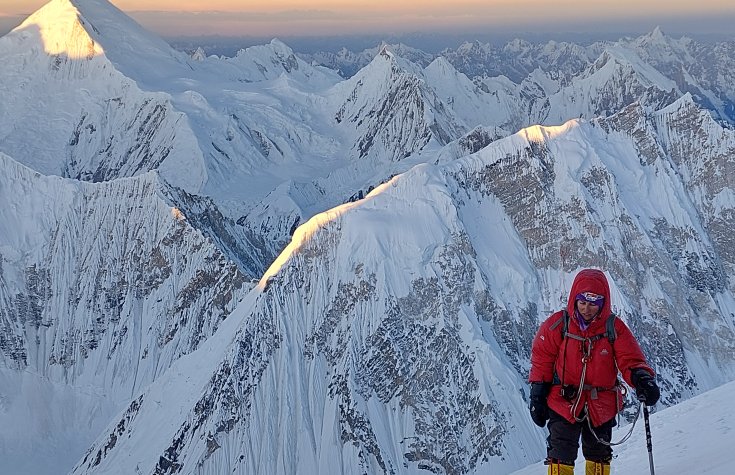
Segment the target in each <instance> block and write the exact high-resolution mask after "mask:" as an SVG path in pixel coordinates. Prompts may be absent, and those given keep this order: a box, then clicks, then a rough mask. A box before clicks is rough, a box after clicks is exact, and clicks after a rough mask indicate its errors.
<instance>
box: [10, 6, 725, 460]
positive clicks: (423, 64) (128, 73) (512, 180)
mask: <svg viewBox="0 0 735 475" xmlns="http://www.w3.org/2000/svg"><path fill="white" fill-rule="evenodd" d="M46 8H47V9H48V10H43V13H39V15H37V16H35V19H34V20H33V22H35V23H34V24H30V23H29V24H28V25H26V27H24V28H19V29H17V30H15V31H14V32H12V33H11V34H10V35H7V36H6V37H3V38H1V39H0V62H2V64H3V68H2V69H0V93H2V96H3V101H2V103H1V104H0V150H1V151H2V153H6V154H7V155H9V156H10V157H12V159H10V158H7V157H5V156H3V158H2V159H0V162H1V163H2V165H0V166H1V167H2V168H3V169H4V170H3V171H4V175H2V178H0V195H2V199H3V202H7V203H9V206H8V207H7V208H6V209H5V210H4V211H3V212H4V213H5V214H4V215H2V216H0V217H2V218H4V223H0V230H1V231H2V233H0V254H2V259H3V260H2V261H0V262H1V264H2V265H0V277H2V279H0V349H2V351H1V352H0V354H2V355H3V359H2V366H1V368H2V369H0V389H2V391H0V393H1V395H0V427H8V428H15V427H16V426H23V427H26V429H24V430H21V431H14V432H13V433H12V434H10V433H7V432H0V442H1V443H0V448H4V449H3V450H5V451H6V452H3V453H0V459H2V460H3V462H4V463H6V464H10V466H12V467H14V468H19V470H15V471H17V472H20V473H22V472H24V471H25V472H32V473H43V472H47V473H55V472H58V470H59V467H64V470H67V469H69V470H71V469H72V466H73V465H74V464H77V465H76V469H75V471H76V472H77V473H86V472H90V473H94V472H98V473H102V472H105V471H112V472H114V471H117V472H118V473H126V474H127V473H135V472H136V470H140V471H143V472H148V473H154V472H156V471H157V472H159V473H171V472H175V471H180V472H186V471H187V470H190V471H199V472H201V473H213V474H214V473H217V474H219V473H223V472H233V471H234V472H235V473H238V472H239V473H297V472H299V471H303V472H304V473H320V472H329V473H334V472H337V473H356V472H357V473H361V472H368V473H373V472H378V473H379V472H391V471H392V472H394V473H416V474H418V473H422V472H426V471H427V470H433V471H434V472H439V473H442V472H444V473H452V472H453V473H473V472H477V473H482V472H485V471H492V472H493V473H495V472H496V471H500V472H502V471H508V470H515V469H516V468H518V467H521V466H523V465H524V464H526V463H528V462H530V461H534V460H538V459H539V458H541V454H542V453H543V440H542V435H541V434H540V433H539V431H538V430H536V429H535V428H534V427H533V426H531V423H530V421H529V420H528V418H527V411H526V404H525V401H524V394H525V389H526V383H525V373H526V371H527V363H528V351H529V346H530V341H531V337H532V334H533V332H534V331H535V328H536V326H537V324H538V321H539V320H540V319H541V318H543V317H544V316H545V315H546V314H548V312H550V311H552V310H555V309H556V308H559V306H560V305H561V302H562V301H564V299H565V298H566V289H567V286H568V285H569V284H570V281H571V278H572V276H573V275H574V272H575V271H576V270H577V269H578V268H579V267H581V266H595V267H601V268H603V269H605V270H606V271H607V272H608V273H609V275H610V277H611V280H612V281H613V283H614V293H615V300H616V302H617V304H618V305H619V308H618V309H617V310H618V311H619V312H620V313H621V315H622V316H623V318H625V319H626V321H627V322H628V324H629V325H631V326H632V327H633V329H634V331H635V333H636V334H637V335H639V336H640V338H641V341H642V344H643V346H644V348H645V350H646V352H647V354H649V355H650V358H651V360H652V361H653V362H654V364H655V367H656V369H657V372H658V374H659V378H660V379H659V382H660V384H661V386H662V388H663V393H664V397H663V399H662V403H661V406H662V407H663V406H665V405H672V404H676V403H678V402H680V401H683V400H686V399H687V398H689V397H690V396H692V395H694V394H697V393H698V392H700V391H703V390H705V389H708V388H711V387H713V386H716V385H718V384H721V383H723V382H725V381H727V380H729V379H732V378H733V377H735V372H734V370H733V361H735V351H733V345H734V344H733V341H734V340H735V339H734V338H733V328H734V326H733V324H732V321H731V315H732V314H733V307H734V306H735V304H734V303H733V302H734V299H733V282H732V279H730V278H729V276H730V275H732V271H733V269H735V264H734V262H735V260H734V259H733V251H732V249H735V243H733V241H732V235H733V233H732V229H733V228H734V227H735V223H733V221H732V216H733V191H732V183H731V177H732V176H733V174H735V170H733V168H732V167H733V156H734V152H733V150H734V147H733V137H732V131H731V130H730V129H728V127H726V126H723V123H725V124H726V123H727V122H728V117H729V116H728V111H729V110H730V109H728V107H730V106H729V105H728V104H730V103H728V100H729V99H728V97H733V96H732V95H730V96H728V94H730V91H731V85H730V84H728V83H727V81H724V82H723V81H721V80H719V79H718V78H720V77H724V78H727V77H732V74H729V73H728V67H729V66H728V65H731V64H732V61H731V60H729V59H728V52H729V51H730V49H728V48H727V45H718V46H716V47H715V48H714V49H712V50H708V49H705V48H704V47H703V46H702V45H697V44H695V43H692V42H688V41H684V40H682V41H671V40H670V39H669V38H666V37H665V36H664V35H662V34H661V32H660V31H659V32H655V33H656V34H655V35H651V38H642V39H640V41H638V40H621V41H620V42H617V43H616V44H612V43H605V44H596V45H591V46H589V47H579V46H576V45H571V44H561V43H560V44H555V43H548V44H546V45H534V44H532V43H529V42H526V41H520V40H519V41H515V42H512V43H510V44H508V45H506V46H505V47H503V48H502V49H501V50H497V49H493V48H490V47H487V46H486V45H480V44H475V45H472V46H471V47H467V48H463V49H462V51H461V53H463V55H461V56H460V55H456V56H455V55H452V54H451V52H446V54H444V55H443V57H442V58H434V57H431V56H430V55H421V54H420V52H418V51H409V50H408V49H404V48H402V47H400V46H398V47H394V46H389V45H381V47H380V49H378V50H375V51H374V53H373V54H371V55H370V56H369V59H370V61H369V62H366V63H365V64H366V66H365V67H363V68H361V69H360V70H359V71H356V73H355V74H354V75H352V76H351V77H350V79H347V80H343V79H341V78H340V77H338V76H337V74H335V73H334V72H333V71H328V70H326V69H325V68H323V67H318V66H314V65H313V64H310V62H306V61H302V60H301V59H299V58H298V55H295V54H294V53H293V51H292V50H290V48H289V47H288V46H287V45H285V44H283V43H282V42H280V41H278V40H274V41H272V42H271V43H269V44H267V45H263V46H259V47H254V48H249V49H247V50H244V51H242V52H241V53H240V54H239V55H238V56H237V57H235V58H231V59H226V58H217V57H200V58H199V60H197V61H194V60H192V59H190V58H189V57H184V56H182V55H181V54H179V53H177V52H174V51H172V50H171V49H170V48H169V47H168V46H167V45H166V44H165V42H162V40H160V39H158V38H155V37H154V36H153V35H151V34H150V33H148V32H145V31H144V30H143V29H142V28H141V27H140V26H139V25H136V24H135V23H134V22H132V20H130V19H128V18H127V17H125V15H123V14H122V13H121V12H120V11H119V10H118V9H117V8H115V7H114V6H112V5H111V4H110V3H109V2H107V1H103V0H86V1H85V0H65V1H64V0H54V1H53V2H51V3H50V4H49V5H48V6H47V7H46ZM54 9H55V10H54ZM53 11H56V12H57V13H58V15H56V16H54V15H51V14H50V13H49V12H53ZM56 18H58V21H57V20H56ZM55 22H56V23H55ZM41 30H44V31H59V32H62V31H63V32H65V33H63V34H59V36H58V41H57V43H58V44H59V45H62V46H63V47H62V46H60V47H59V48H57V50H58V51H57V52H55V53H49V52H47V51H46V50H45V46H44V44H45V42H44V39H43V37H42V35H41V34H40V31H41ZM63 48H66V50H69V51H73V52H74V54H73V55H71V56H70V55H69V54H67V53H64V52H61V50H62V49H63ZM89 51H93V53H92V54H85V52H89ZM475 54H476V55H477V56H474V55H475ZM80 55H81V56H80ZM72 56H73V57H72ZM720 56H722V58H720ZM344 57H345V58H346V59H347V60H348V59H349V54H347V53H345V54H344ZM480 57H483V58H485V59H484V60H483V61H493V62H494V64H495V65H494V66H493V67H494V68H495V69H487V66H488V65H487V64H479V61H480V59H479V58H480ZM698 58H707V61H708V64H707V65H705V64H702V63H698V62H697V59H698ZM432 61H433V62H432ZM471 71H485V73H481V74H473V73H471ZM488 71H495V72H496V73H497V74H495V73H493V74H486V73H487V72H488ZM682 71H684V73H681V72H682ZM680 73H681V74H680ZM570 118H571V119H574V120H571V121H568V119H570ZM539 123H541V124H542V125H537V124H539ZM519 129H520V132H518V133H516V134H514V135H510V134H512V133H513V132H515V131H518V130H519ZM468 155H469V156H468ZM13 160H17V161H18V162H20V163H22V164H23V165H20V164H19V163H16V162H14V161H13ZM429 164H430V165H429ZM26 167H27V168H26ZM50 175H62V176H65V177H66V178H60V177H59V176H50ZM85 181H93V182H99V183H84V182H85ZM371 190H372V192H371ZM366 195H367V198H365V196H366ZM347 200H354V201H355V202H354V203H350V204H348V205H341V206H340V204H341V203H344V202H345V201H347ZM325 210H327V211H326V212H325ZM322 212H324V214H319V213H322ZM314 216H315V217H314ZM312 217H314V218H313V219H312V220H310V218H312ZM292 235H293V238H292ZM289 240H291V245H290V246H289V247H286V246H287V244H288V242H289ZM284 248H286V250H285V252H283V253H281V251H282V250H283V249H284ZM279 253H280V257H278V256H279ZM271 264H273V266H272V268H271V270H270V271H268V272H266V269H267V268H268V266H270V265H271ZM261 277H263V278H262V279H261ZM258 279H260V283H261V285H260V288H259V289H257V290H254V291H253V292H252V293H250V294H249V295H248V297H245V298H244V297H243V295H244V293H245V292H247V291H248V289H249V288H250V287H251V286H253V285H255V282H257V281H258ZM243 299H244V300H243ZM241 300H242V303H239V302H241ZM238 303H239V305H238ZM728 316H730V317H728ZM6 388H8V389H7V390H6ZM27 401H31V402H30V403H27ZM30 406H32V409H29V407H30ZM36 406H40V407H42V408H43V410H40V411H39V410H36V409H35V407H36ZM60 408H64V410H63V411H62V410H61V409H60ZM44 411H45V412H44ZM29 414H35V415H34V416H32V417H30V416H29ZM113 414H115V415H114V416H113ZM468 414H470V415H471V417H469V418H468V416H467V415H468ZM27 420H31V424H25V425H23V424H21V423H20V422H19V421H27ZM105 426H106V427H107V429H103V427H105ZM49 427H50V428H51V429H49ZM75 429H76V430H75ZM75 433H76V434H77V435H76V436H75ZM47 434H52V436H48V435H47ZM264 434H266V436H264ZM94 440H96V442H94ZM39 441H40V442H42V443H38V442H39ZM90 444H91V446H90ZM87 449H88V450H87ZM41 452H43V453H41ZM28 454H34V456H29V455H28ZM8 461H9V462H8ZM36 461H37V463H36ZM34 463H35V465H34ZM20 467H22V468H20ZM335 467H337V468H335Z"/></svg>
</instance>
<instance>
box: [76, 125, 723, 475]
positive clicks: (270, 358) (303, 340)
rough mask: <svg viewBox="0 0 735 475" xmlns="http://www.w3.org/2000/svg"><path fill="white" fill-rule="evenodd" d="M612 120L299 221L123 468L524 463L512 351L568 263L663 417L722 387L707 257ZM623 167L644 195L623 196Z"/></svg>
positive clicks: (533, 449)
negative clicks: (605, 283)
mask: <svg viewBox="0 0 735 475" xmlns="http://www.w3.org/2000/svg"><path fill="white" fill-rule="evenodd" d="M613 119H615V120H613ZM622 119H623V118H622V117H613V118H612V119H611V122H610V123H608V124H605V126H602V125H601V124H596V123H590V122H585V121H572V122H569V123H567V124H565V125H564V126H562V127H555V128H545V127H539V126H537V127H533V128H530V129H527V130H523V131H521V132H519V133H518V134H515V135H513V136H511V137H507V138H505V139H501V140H498V141H496V142H494V143H492V144H490V145H489V146H487V147H485V148H484V149H482V150H480V151H479V152H477V153H476V154H473V155H472V156H469V157H464V158H460V159H458V160H455V161H454V162H452V163H449V164H447V165H445V166H441V167H436V166H431V165H421V166H417V167H415V168H413V169H412V170H410V171H409V172H407V173H405V174H403V175H401V176H399V177H396V178H394V179H393V180H391V181H390V182H388V183H386V184H384V185H382V186H381V187H379V188H377V189H375V190H374V191H373V192H372V193H371V194H369V195H368V196H367V198H366V199H364V200H362V201H359V202H357V203H352V204H349V205H346V206H343V207H340V208H339V209H335V210H333V211H330V212H327V213H324V214H322V215H318V216H316V217H315V218H313V219H312V220H311V221H309V222H307V223H306V224H304V225H303V226H302V227H301V228H300V229H299V230H297V232H296V233H295V235H294V241H293V243H292V246H291V247H289V248H287V250H286V252H284V255H283V256H282V257H283V259H282V261H278V262H277V264H276V265H274V268H273V270H272V271H271V272H269V273H268V274H267V276H266V277H265V278H264V279H263V280H262V281H261V286H260V288H261V292H262V293H260V294H259V295H258V296H257V297H256V298H255V300H253V301H250V300H249V301H248V303H247V305H254V307H253V308H252V309H250V310H248V313H249V317H248V319H247V321H246V322H244V323H243V325H242V326H241V327H240V329H239V331H238V334H237V336H236V338H235V341H234V342H233V344H232V346H230V348H229V349H228V350H227V353H226V354H224V355H223V357H222V360H220V361H219V362H216V363H215V362H212V364H213V367H212V368H213V369H212V373H211V379H210V384H209V385H198V386H197V387H196V388H192V390H191V392H187V393H186V395H185V396H184V397H185V398H186V400H188V401H192V402H189V403H188V404H189V406H188V409H186V408H185V407H186V406H184V407H183V408H182V406H181V405H180V404H179V403H177V404H175V405H174V406H172V409H171V411H175V412H182V409H183V414H184V415H183V416H182V417H181V418H180V423H179V424H178V426H176V425H173V424H170V425H167V427H166V429H165V430H161V431H160V432H159V433H157V434H156V435H153V436H151V435H149V436H147V437H146V452H145V454H143V453H142V452H139V453H141V456H142V457H143V458H142V459H140V460H138V461H136V463H140V464H142V465H141V466H147V467H149V469H150V470H151V471H155V470H159V471H164V472H165V471H166V470H169V469H170V467H177V470H187V468H186V467H194V466H196V467H197V470H199V471H200V472H201V473H218V472H221V471H223V470H226V471H228V472H234V473H254V472H258V473H261V472H262V473H266V472H267V473H276V474H278V473H321V472H325V471H329V472H330V473H345V474H347V473H355V472H356V471H357V472H361V471H362V472H367V473H381V472H394V473H407V474H413V473H421V472H422V470H426V469H429V468H431V469H432V470H435V471H438V472H440V473H442V472H447V473H451V472H458V473H483V472H484V471H487V470H493V471H499V472H501V473H507V472H508V471H510V470H515V469H517V468H519V467H521V466H524V465H525V464H527V463H528V462H529V461H532V460H538V459H540V458H541V457H542V454H543V447H544V445H543V440H542V437H541V433H540V432H539V431H538V430H536V429H535V427H534V426H533V425H532V422H531V421H530V420H529V419H528V417H527V409H526V405H525V402H524V399H523V397H519V393H523V392H524V391H525V387H526V384H525V372H524V368H527V366H528V357H529V351H530V344H531V339H532V337H533V334H534V332H535V329H536V326H537V324H538V321H539V320H540V319H542V318H544V316H545V315H546V313H547V310H545V309H554V308H558V306H560V305H562V304H563V301H564V299H565V298H566V289H567V287H568V285H570V282H571V279H572V278H573V276H574V274H575V272H576V270H578V269H579V268H580V267H587V266H594V267H602V268H605V269H606V270H607V272H608V275H609V277H610V280H611V282H612V288H613V294H614V296H615V301H616V311H617V312H618V313H619V314H620V315H621V316H622V318H623V319H624V320H625V321H626V322H627V324H628V325H630V326H631V327H633V329H634V331H635V332H636V333H637V334H638V335H639V337H640V340H641V343H642V345H643V347H644V350H645V351H646V353H647V354H649V355H650V357H651V361H652V363H653V364H654V366H655V367H656V370H657V372H658V374H659V378H660V379H659V382H660V385H661V387H662V389H663V393H664V394H663V399H662V404H663V405H667V404H673V403H675V402H677V401H680V400H683V399H686V398H687V397H690V396H691V395H693V394H695V393H696V392H698V391H701V390H704V389H708V388H711V387H714V386H716V385H719V384H722V383H724V382H726V381H728V380H730V379H732V377H733V375H735V358H733V356H732V355H733V351H732V350H733V345H734V342H735V337H734V336H733V335H732V334H730V335H728V334H727V327H728V325H729V324H728V320H727V315H729V313H730V311H731V307H730V305H731V303H732V302H733V298H732V289H730V288H728V287H722V286H720V285H719V284H718V283H717V282H708V281H706V280H699V279H698V276H699V275H704V274H698V272H699V271H704V272H707V269H709V270H710V271H716V270H717V269H716V268H717V266H719V265H721V263H722V262H723V256H721V255H719V254H718V252H717V250H716V249H714V248H713V247H712V244H711V243H710V238H709V237H708V236H707V234H706V232H705V231H704V228H703V227H702V223H701V222H700V221H699V219H700V217H699V213H698V211H697V210H696V209H693V208H690V206H691V204H690V203H689V201H687V200H686V199H684V200H682V197H681V196H679V194H680V193H682V192H684V193H685V191H684V187H683V186H682V185H683V184H682V182H681V181H680V177H679V175H678V174H677V173H676V172H675V171H674V169H673V167H672V163H671V162H670V161H669V160H668V158H666V157H659V158H660V159H659V160H657V161H655V162H651V163H648V164H645V163H644V164H642V163H640V161H639V158H638V157H639V155H638V153H637V150H636V142H635V141H634V138H635V137H638V136H639V135H640V134H641V133H642V132H643V133H652V130H653V129H649V130H647V131H639V130H637V129H620V130H611V129H609V126H610V124H612V123H617V124H621V123H626V124H632V125H635V124H640V123H646V121H645V120H644V121H643V122H637V121H629V120H627V121H624V120H622ZM616 121H617V122H616ZM647 126H648V127H649V128H650V127H652V125H651V124H650V123H648V125H647ZM626 170H627V171H626ZM626 174H632V175H637V176H638V179H642V180H644V182H645V183H647V184H648V185H649V186H648V187H640V188H639V189H638V190H637V191H636V192H635V193H634V192H633V189H632V188H630V185H629V184H630V183H632V182H633V177H631V176H627V175H626ZM654 177H656V181H654V180H653V178H654ZM518 187H520V189H523V190H525V193H523V194H521V195H520V196H519V193H518V189H519V188H518ZM664 203H665V204H667V206H668V207H665V206H663V207H662V206H661V205H662V204H664ZM661 223H669V224H668V227H667V228H666V229H661V228H660V226H661ZM656 226H659V227H658V228H657V227H656ZM549 230H555V232H549ZM682 239H683V240H684V241H685V242H684V243H682V242H681V240H682ZM678 245H682V246H684V247H685V248H686V249H689V250H690V251H689V253H687V254H686V257H685V258H686V265H682V264H683V263H682V262H681V258H682V257H681V254H680V249H679V248H677V247H676V246H678ZM398 250H400V252H397V251H398ZM710 284H712V285H713V286H712V287H709V285H710ZM642 289H645V291H642ZM695 301H696V302H697V305H696V307H695V306H693V305H692V303H691V302H695ZM718 315H719V317H718ZM712 325H717V326H718V327H719V330H718V333H719V336H718V338H717V339H716V340H713V338H712V336H711V335H709V331H708V330H707V329H708V328H710V327H711V326H712ZM684 334H686V335H688V337H691V338H687V339H686V342H687V343H686V345H687V350H686V351H684V350H683V345H684V344H685V343H684V341H683V340H681V339H679V338H680V337H679V336H677V335H684ZM705 340H706V341H707V343H706V344H701V345H698V344H696V343H694V342H696V341H705ZM713 348H717V350H713ZM712 351H716V352H717V355H718V358H717V359H716V360H714V361H713V360H712V359H711V354H712ZM200 369H201V368H200ZM181 371H183V372H182V374H181V376H179V377H184V375H186V374H187V371H186V370H185V369H181ZM197 371H199V369H197ZM197 374H198V376H197V378H201V377H203V375H202V374H201V373H198V372H197ZM715 375H717V376H715ZM160 384H163V383H160ZM170 384H173V383H170ZM158 385H159V383H154V387H156V388H157V389H153V390H152V391H153V392H154V393H156V394H157V393H158V392H159V391H161V390H162V389H160V388H159V386H158ZM193 401H197V402H196V403H194V402H193ZM158 410H159V409H158V406H157V405H155V404H153V403H151V402H145V401H143V403H142V404H141V405H140V406H139V407H137V406H136V408H135V412H136V416H135V420H134V421H131V422H130V423H128V422H126V423H125V424H124V428H123V429H119V430H118V429H115V431H114V433H115V434H116V440H117V443H116V445H115V447H114V448H113V449H112V450H109V451H106V450H103V448H104V447H105V444H107V443H108V442H107V441H109V440H111V435H109V434H112V433H113V432H110V433H109V434H108V435H103V436H102V437H101V438H100V439H99V440H98V442H97V443H96V444H95V445H94V446H93V447H92V449H91V450H90V452H89V456H88V457H87V458H85V460H84V461H83V463H82V464H80V465H79V466H77V468H76V471H75V473H103V472H104V473H107V471H110V470H113V471H115V470H116V471H119V473H124V472H125V470H128V469H129V468H132V466H129V465H127V464H129V463H130V462H128V461H127V458H126V457H127V455H126V454H128V453H130V452H131V451H133V450H134V448H133V445H132V444H135V443H136V442H135V434H140V433H142V432H144V429H143V427H145V425H146V422H145V421H146V420H147V419H148V418H149V417H151V415H152V414H153V411H158ZM167 414H173V413H166V414H163V415H161V416H157V417H164V418H166V419H167V420H168V415H167ZM468 414H470V417H468V416H467V415H468ZM125 417H127V416H125ZM126 420H127V419H126ZM115 427H122V426H120V425H117V426H115ZM286 427H287V429H284V428H286ZM511 429H512V430H511ZM263 433H266V434H273V439H270V440H269V441H268V442H265V441H263V440H261V439H262V438H261V437H259V434H263ZM232 453H235V454H239V455H237V457H231V456H230V455H229V454H232Z"/></svg>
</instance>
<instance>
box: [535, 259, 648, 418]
mask: <svg viewBox="0 0 735 475" xmlns="http://www.w3.org/2000/svg"><path fill="white" fill-rule="evenodd" d="M582 292H594V293H596V294H600V295H603V296H604V297H605V303H604V304H603V306H602V309H601V311H600V313H599V314H598V315H597V317H595V318H594V319H593V320H592V321H591V322H590V324H589V326H588V327H587V328H586V329H585V330H583V329H582V328H581V327H580V325H579V322H578V320H577V318H576V317H575V314H574V310H575V304H576V302H575V296H576V295H577V294H579V293H582ZM610 308H611V306H610V287H609V285H608V282H607V278H606V277H605V274H604V273H603V272H602V271H599V270H596V269H585V270H582V271H580V272H579V273H578V274H577V276H576V277H575V279H574V283H573V284H572V289H571V291H570V292H569V300H568V303H567V309H566V311H567V312H568V314H569V323H568V330H567V332H568V334H567V337H566V338H563V335H562V333H563V318H564V312H563V311H559V312H556V313H554V314H553V315H551V316H550V317H549V318H547V319H546V320H545V321H544V322H543V323H542V324H541V326H540V327H539V330H538V332H537V333H536V336H535V337H534V340H533V346H532V348H531V371H530V373H529V377H528V380H529V382H548V383H550V382H554V384H553V385H552V387H551V391H550V393H549V396H548V399H547V400H548V405H549V409H551V410H553V411H554V412H556V413H557V414H559V415H561V416H562V417H564V418H566V419H567V420H568V421H569V422H571V423H574V422H575V417H579V416H580V413H581V412H582V411H583V410H584V408H585V405H586V407H587V410H588V414H589V417H590V421H591V422H592V425H593V426H595V427H596V426H599V425H600V424H603V423H605V422H607V421H609V420H610V419H612V418H613V417H615V415H616V414H617V413H618V412H619V411H620V410H621V409H622V390H621V388H620V387H619V386H618V385H617V384H616V383H617V376H618V370H620V373H621V374H622V376H623V379H624V380H625V382H626V383H628V385H629V386H632V381H631V379H630V372H631V370H633V369H635V368H644V369H646V370H647V371H648V372H649V373H651V375H654V372H653V370H652V369H651V368H650V367H649V366H648V364H647V363H646V359H645V357H644V356H643V352H642V351H641V348H640V345H639V344H638V341H637V340H636V339H635V337H634V336H633V333H631V331H630V329H629V328H628V327H627V325H625V323H624V322H623V321H622V320H620V319H619V318H615V321H614V322H615V333H616V338H615V340H614V343H611V342H610V341H609V339H608V338H607V337H597V336H598V335H602V334H604V333H605V330H606V325H607V320H608V319H609V318H611V314H612V312H611V310H610ZM612 318H614V317H612ZM560 319H561V321H560ZM570 334H571V335H576V336H577V337H578V338H579V339H578V338H575V337H570ZM595 337H597V338H595ZM584 348H586V349H587V351H588V352H589V356H588V357H587V364H586V368H584V366H585V365H584V363H583V357H584V353H583V349H584ZM583 370H584V381H582V372H583ZM555 375H556V378H555V377H554V376H555ZM562 385H570V386H573V387H576V388H579V387H580V386H582V388H583V389H582V392H581V396H580V398H579V400H578V399H577V397H575V398H573V399H572V400H571V401H569V400H567V399H565V398H564V396H563V395H562V391H561V388H562ZM577 400H578V402H577ZM575 402H577V404H575ZM573 409H574V410H573Z"/></svg>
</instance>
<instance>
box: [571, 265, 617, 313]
mask: <svg viewBox="0 0 735 475" xmlns="http://www.w3.org/2000/svg"><path fill="white" fill-rule="evenodd" d="M582 292H594V293H596V294H599V295H603V296H604V297H605V303H604V304H603V306H602V311H600V315H599V316H601V317H606V316H608V315H610V314H611V313H612V311H611V310H610V286H609V285H608V283H607V277H605V274H604V273H603V272H602V271H601V270H597V269H584V270H581V271H579V273H578V274H577V276H576V277H575V278H574V283H573V284H572V290H571V291H570V292H569V301H568V302H567V312H569V315H574V300H575V299H574V298H575V297H576V295H577V294H579V293H582Z"/></svg>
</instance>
